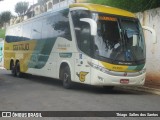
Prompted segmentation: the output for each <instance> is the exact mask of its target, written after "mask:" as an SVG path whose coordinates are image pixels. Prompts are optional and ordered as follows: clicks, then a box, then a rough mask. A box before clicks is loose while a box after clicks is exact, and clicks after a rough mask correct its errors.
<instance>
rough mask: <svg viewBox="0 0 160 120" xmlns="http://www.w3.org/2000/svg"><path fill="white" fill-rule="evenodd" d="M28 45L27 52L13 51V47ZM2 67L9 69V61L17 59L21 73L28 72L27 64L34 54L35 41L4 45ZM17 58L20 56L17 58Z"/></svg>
mask: <svg viewBox="0 0 160 120" xmlns="http://www.w3.org/2000/svg"><path fill="white" fill-rule="evenodd" d="M23 44H29V50H13V46H14V45H23ZM4 45H5V46H4V67H5V68H6V69H10V61H11V59H12V58H13V60H14V62H15V61H16V60H17V59H18V60H19V61H20V67H21V68H20V69H21V72H26V71H27V70H28V62H29V61H30V59H31V55H32V53H33V52H34V49H35V46H36V41H35V40H31V41H23V42H13V43H7V42H5V44H4ZM17 56H21V57H20V58H17Z"/></svg>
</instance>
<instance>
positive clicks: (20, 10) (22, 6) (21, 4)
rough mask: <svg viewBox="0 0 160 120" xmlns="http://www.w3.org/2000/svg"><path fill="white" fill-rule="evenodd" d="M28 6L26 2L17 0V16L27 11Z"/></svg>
mask: <svg viewBox="0 0 160 120" xmlns="http://www.w3.org/2000/svg"><path fill="white" fill-rule="evenodd" d="M28 6H29V3H28V2H18V3H17V4H16V5H15V12H16V13H17V14H18V16H23V15H25V13H26V11H27V9H28Z"/></svg>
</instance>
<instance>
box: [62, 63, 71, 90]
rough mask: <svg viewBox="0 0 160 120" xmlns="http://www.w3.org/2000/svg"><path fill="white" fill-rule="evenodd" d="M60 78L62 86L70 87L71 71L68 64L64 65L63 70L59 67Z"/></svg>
mask: <svg viewBox="0 0 160 120" xmlns="http://www.w3.org/2000/svg"><path fill="white" fill-rule="evenodd" d="M61 79H62V81H63V87H64V88H66V89H71V88H72V81H71V72H70V69H69V67H68V66H66V67H65V68H64V69H63V70H62V69H61Z"/></svg>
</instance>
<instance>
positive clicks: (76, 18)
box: [71, 10, 146, 85]
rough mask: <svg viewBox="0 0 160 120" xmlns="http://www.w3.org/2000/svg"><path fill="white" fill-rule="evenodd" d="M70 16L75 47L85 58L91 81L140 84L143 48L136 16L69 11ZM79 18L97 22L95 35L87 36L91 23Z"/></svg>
mask: <svg viewBox="0 0 160 120" xmlns="http://www.w3.org/2000/svg"><path fill="white" fill-rule="evenodd" d="M71 15H72V20H73V24H74V29H75V34H76V40H77V46H78V48H79V50H80V52H82V53H83V54H84V55H86V56H87V57H88V61H87V62H88V65H89V66H90V68H91V70H90V74H91V75H90V76H91V78H90V82H91V84H93V85H123V84H126V85H143V84H144V81H145V71H146V69H145V61H146V48H145V41H144V36H143V32H142V28H141V25H140V23H139V21H138V19H137V18H131V17H124V16H117V15H111V14H104V13H97V12H91V11H88V10H73V11H71ZM83 18H89V19H92V20H94V21H95V22H96V23H97V34H96V35H91V29H92V28H91V25H90V24H89V23H87V22H84V21H81V20H80V19H83ZM90 58H91V59H90ZM84 71H85V70H84Z"/></svg>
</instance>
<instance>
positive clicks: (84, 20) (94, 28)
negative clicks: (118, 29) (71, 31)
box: [80, 18, 97, 36]
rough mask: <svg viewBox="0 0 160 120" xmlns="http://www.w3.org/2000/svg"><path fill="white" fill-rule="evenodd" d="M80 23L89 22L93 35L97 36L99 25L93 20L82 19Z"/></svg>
mask: <svg viewBox="0 0 160 120" xmlns="http://www.w3.org/2000/svg"><path fill="white" fill-rule="evenodd" d="M80 21H83V22H87V23H89V24H90V27H91V35H93V36H96V35H97V23H96V21H94V20H93V19H91V18H81V19H80Z"/></svg>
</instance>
